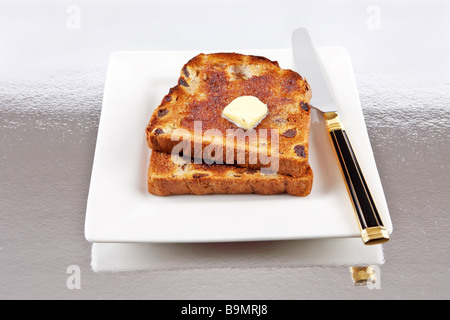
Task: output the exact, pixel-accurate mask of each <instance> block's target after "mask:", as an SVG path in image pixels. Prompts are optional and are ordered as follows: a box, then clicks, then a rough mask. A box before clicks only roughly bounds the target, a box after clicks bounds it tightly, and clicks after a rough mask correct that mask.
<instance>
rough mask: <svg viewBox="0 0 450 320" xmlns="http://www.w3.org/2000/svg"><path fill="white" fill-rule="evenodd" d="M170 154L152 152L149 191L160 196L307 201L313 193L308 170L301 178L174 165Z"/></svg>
mask: <svg viewBox="0 0 450 320" xmlns="http://www.w3.org/2000/svg"><path fill="white" fill-rule="evenodd" d="M171 157H172V156H171V155H169V154H166V153H161V152H155V151H152V155H151V158H150V166H149V169H148V191H149V192H150V193H152V194H154V195H158V196H170V195H182V194H194V195H205V194H251V193H255V194H261V195H273V194H282V193H287V194H290V195H293V196H298V197H304V196H307V195H308V194H309V193H310V192H311V188H312V183H313V172H312V170H311V169H310V168H309V167H308V169H307V170H306V171H305V174H304V175H303V176H302V177H300V178H295V177H291V176H285V175H280V174H274V175H263V174H261V172H260V171H257V170H249V169H247V168H243V167H237V166H232V165H218V164H212V165H207V164H194V163H192V161H188V163H183V162H182V158H181V157H176V158H175V159H176V161H175V162H174V161H172V158H171Z"/></svg>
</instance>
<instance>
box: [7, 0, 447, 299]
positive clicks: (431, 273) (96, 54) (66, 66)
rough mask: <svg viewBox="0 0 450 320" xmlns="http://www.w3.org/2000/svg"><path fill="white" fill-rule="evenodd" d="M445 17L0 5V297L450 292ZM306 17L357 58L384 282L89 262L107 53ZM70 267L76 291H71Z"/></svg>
mask: <svg viewBox="0 0 450 320" xmlns="http://www.w3.org/2000/svg"><path fill="white" fill-rule="evenodd" d="M70 5H76V6H78V8H80V22H81V25H80V29H75V30H71V29H69V28H68V27H67V20H68V18H69V16H70V14H68V13H67V9H68V7H69V6H70ZM373 5H375V6H376V8H378V9H379V10H380V11H379V12H380V20H379V23H380V24H379V27H380V28H379V29H378V28H375V29H374V28H373V25H372V24H371V23H370V21H371V20H370V19H371V14H372V11H369V12H368V11H367V10H368V8H369V7H370V6H373ZM449 21H450V4H449V2H448V1H445V0H432V1H425V0H423V1H418V0H414V1H405V0H402V1H400V0H397V1H376V0H373V1H366V0H361V1H357V0H353V1H351V0H342V1H332V0H326V1H325V0H321V1H287V0H279V1H235V0H231V1H216V2H214V3H213V2H211V1H199V0H193V1H171V2H169V1H138V0H132V1H125V0H122V1H117V0H115V1H103V2H101V1H86V0H79V1H31V0H28V1H5V0H1V1H0V298H1V299H56V298H62V299H187V298H191V299H233V298H234V299H355V298H358V299H448V298H449V297H450V294H449V285H450V280H449V279H450V258H449V253H448V243H449V242H450V235H449V232H448V229H449V225H450V223H449V222H450V221H449V220H450V218H449V211H450V210H449V207H450V200H449V198H450V183H449V178H450V164H449V163H450V162H449V157H450V151H449V142H450V60H449V59H450V43H449V42H450V40H449V39H450V22H449ZM300 26H306V27H308V28H309V29H310V31H311V34H312V36H313V37H314V39H315V43H316V45H319V46H329V45H341V46H344V47H346V48H347V49H348V51H349V53H350V56H351V58H352V62H353V65H354V69H355V75H356V80H357V84H358V89H359V92H360V98H361V102H362V106H363V111H364V115H365V119H366V123H367V128H368V132H369V136H370V140H371V143H372V147H373V151H374V155H375V159H376V162H377V166H378V170H379V173H380V177H381V180H382V183H383V187H384V189H385V193H386V198H387V201H388V205H389V208H390V213H391V217H392V220H393V224H394V233H393V236H392V241H391V242H390V243H388V244H387V245H385V247H384V256H385V259H386V263H385V264H384V265H383V266H382V268H381V270H382V271H381V272H382V283H381V289H379V290H369V289H368V288H364V287H354V286H353V283H352V281H351V279H350V274H349V272H348V269H347V268H346V267H335V268H325V267H305V268H256V269H240V268H220V269H210V270H160V271H150V272H134V273H101V274H96V273H94V272H92V271H91V267H90V250H91V245H90V244H89V243H88V242H87V241H86V240H85V239H84V234H83V228H84V217H85V209H86V200H87V195H88V191H89V180H90V173H91V168H92V161H93V157H94V149H95V143H96V134H97V128H98V121H99V118H100V111H101V104H102V94H103V85H104V79H105V73H106V68H107V62H108V56H109V54H110V53H111V52H112V51H116V50H160V49H173V50H180V49H195V50H201V49H214V48H219V49H230V50H235V49H236V48H238V49H239V48H243V49H249V48H288V47H290V36H291V32H292V31H293V30H294V29H295V28H297V27H300ZM73 264H75V265H78V266H79V267H80V268H81V272H82V288H81V290H68V289H67V287H66V279H67V277H68V275H67V274H66V269H67V267H68V266H69V265H73Z"/></svg>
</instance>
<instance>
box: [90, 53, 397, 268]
mask: <svg viewBox="0 0 450 320" xmlns="http://www.w3.org/2000/svg"><path fill="white" fill-rule="evenodd" d="M240 52H242V51H240ZM250 52H251V53H252V54H254V55H261V56H265V57H268V58H269V59H272V60H276V61H278V62H279V63H280V66H282V67H283V68H287V69H292V68H293V61H292V51H291V50H252V51H250ZM319 52H320V57H322V61H323V64H324V67H325V70H326V72H327V74H328V76H329V78H330V81H331V85H332V86H333V88H334V90H335V91H336V93H337V98H338V100H339V102H340V110H339V113H340V116H341V118H342V121H344V123H345V126H346V130H347V132H348V134H349V135H350V137H351V139H352V144H354V148H355V152H356V154H357V156H358V159H359V162H360V165H361V168H363V170H364V172H365V176H366V179H367V183H368V185H369V188H370V189H371V192H372V194H373V197H374V199H375V201H376V203H377V206H378V210H379V213H380V216H381V218H382V220H383V221H384V223H385V226H386V228H387V230H388V231H389V232H391V231H392V223H391V219H390V216H389V211H388V208H387V204H386V199H385V197H384V194H383V189H382V186H381V182H380V179H379V176H378V171H377V168H376V164H375V160H374V158H373V155H372V149H371V146H370V141H369V137H368V135H367V131H366V128H365V122H364V117H363V114H362V110H361V105H360V102H359V96H358V91H357V89H356V83H355V80H354V75H353V70H352V66H351V63H350V59H349V57H348V54H347V52H346V50H345V49H343V48H338V47H334V48H323V49H321V50H320V51H319ZM196 54H197V52H191V51H188V52H185V51H173V52H119V53H113V54H112V56H111V59H110V64H109V68H108V73H107V78H106V85H105V93H104V96H103V108H102V115H101V118H100V126H99V131H98V137H97V145H96V150H95V158H94V164H93V169H92V176H91V185H90V190H89V197H88V203H87V213H86V216H87V217H86V238H87V239H88V240H89V241H92V242H223V241H255V240H259V241H260V240H286V239H311V238H331V237H334V238H337V237H360V231H359V227H358V224H357V220H356V217H355V214H354V211H353V207H352V204H351V202H350V199H349V196H348V192H347V189H346V187H345V184H344V182H343V179H342V174H341V172H340V168H339V166H338V164H337V161H336V158H335V156H334V153H333V150H332V147H331V143H330V141H329V140H328V136H327V133H326V128H325V125H324V121H323V119H322V117H321V116H320V115H319V114H318V113H316V112H315V111H314V112H313V115H312V125H311V134H310V139H311V140H310V141H311V142H310V165H311V167H312V169H313V172H314V183H313V189H312V191H311V194H310V195H309V196H307V197H303V198H299V197H292V196H289V195H275V196H270V197H262V196H260V195H210V196H202V197H198V196H191V195H187V196H176V197H158V196H154V195H150V194H148V192H147V188H146V184H147V180H146V179H147V174H146V173H147V167H148V161H149V158H150V157H149V155H150V150H149V149H148V147H147V143H146V140H145V134H143V132H144V131H145V130H144V129H145V127H146V126H147V123H148V120H149V119H150V115H151V113H152V111H153V109H154V107H156V106H157V105H158V104H159V103H160V101H161V99H162V97H164V95H165V94H167V92H168V88H171V87H173V85H174V84H175V83H177V77H178V76H179V70H178V69H180V68H181V67H182V66H183V65H184V63H185V62H186V61H189V60H190V59H191V58H192V57H193V56H195V55H196ZM177 66H178V68H177ZM143 128H144V129H143ZM330 263H332V261H330ZM360 263H361V264H363V263H365V261H364V260H363V259H362V260H361V261H360Z"/></svg>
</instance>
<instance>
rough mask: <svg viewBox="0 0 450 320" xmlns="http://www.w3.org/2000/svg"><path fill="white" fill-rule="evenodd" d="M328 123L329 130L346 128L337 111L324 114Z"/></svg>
mask: <svg viewBox="0 0 450 320" xmlns="http://www.w3.org/2000/svg"><path fill="white" fill-rule="evenodd" d="M323 115H324V116H325V120H326V123H327V129H328V132H331V131H333V130H344V126H343V125H342V122H341V120H339V116H338V114H337V113H336V112H325V113H324V114H323Z"/></svg>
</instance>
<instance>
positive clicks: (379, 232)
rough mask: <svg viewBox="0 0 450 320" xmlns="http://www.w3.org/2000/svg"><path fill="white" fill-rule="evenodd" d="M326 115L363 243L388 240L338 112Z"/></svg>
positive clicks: (377, 242)
mask: <svg viewBox="0 0 450 320" xmlns="http://www.w3.org/2000/svg"><path fill="white" fill-rule="evenodd" d="M324 115H325V119H326V124H327V129H328V132H329V134H330V137H331V141H332V142H333V146H334V149H335V151H336V155H337V157H338V159H339V163H340V165H341V169H342V173H343V175H344V178H345V182H346V184H347V189H348V192H349V194H350V197H351V200H352V202H353V207H354V208H355V212H356V215H357V217H358V221H359V226H360V227H361V236H362V239H363V241H364V244H366V245H372V244H380V243H384V242H387V241H389V234H388V232H387V231H386V229H385V227H384V226H383V222H382V221H381V218H380V216H379V214H378V210H377V208H376V206H375V202H374V201H373V199H372V195H371V194H370V191H369V188H368V187H367V183H366V180H365V179H364V176H363V173H362V171H361V168H360V167H359V164H358V160H357V159H356V156H355V153H354V152H353V148H352V146H351V144H350V140H349V139H348V137H347V133H346V132H345V130H344V127H343V125H342V123H341V121H340V120H339V117H338V115H337V113H336V112H327V113H325V114H324Z"/></svg>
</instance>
